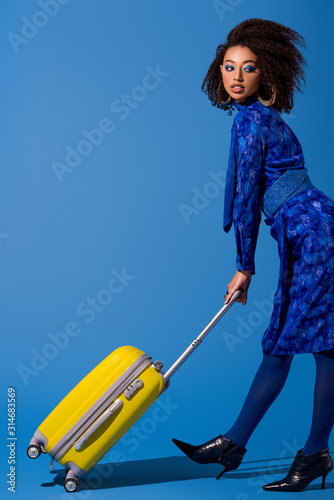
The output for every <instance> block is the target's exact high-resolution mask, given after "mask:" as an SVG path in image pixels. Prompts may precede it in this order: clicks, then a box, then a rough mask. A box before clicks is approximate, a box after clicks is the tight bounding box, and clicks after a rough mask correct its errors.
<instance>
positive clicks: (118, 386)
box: [49, 354, 152, 461]
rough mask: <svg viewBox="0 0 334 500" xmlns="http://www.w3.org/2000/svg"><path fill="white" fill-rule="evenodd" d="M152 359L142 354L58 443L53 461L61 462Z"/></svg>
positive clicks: (50, 453) (51, 455)
mask: <svg viewBox="0 0 334 500" xmlns="http://www.w3.org/2000/svg"><path fill="white" fill-rule="evenodd" d="M151 361H152V358H151V357H150V356H148V355H147V354H142V355H141V356H140V357H139V358H138V359H137V360H136V361H135V362H134V363H132V365H131V366H129V368H128V369H127V370H125V372H124V373H123V374H122V375H121V376H120V377H119V378H118V379H117V380H116V382H114V383H113V384H112V385H111V386H110V387H109V389H108V390H107V391H106V392H105V393H104V394H103V395H102V396H101V397H100V398H99V399H98V400H97V401H96V402H95V403H94V404H93V406H91V407H90V408H89V410H87V412H86V413H85V414H84V415H83V416H82V417H81V418H80V419H79V420H78V422H76V423H75V424H74V425H73V427H71V429H70V430H69V431H67V432H66V434H65V435H64V436H63V437H62V438H61V439H60V440H59V441H58V443H57V444H56V445H55V446H54V447H53V448H52V449H51V451H49V455H50V457H51V458H52V459H53V460H57V461H58V460H59V459H60V458H61V457H62V456H63V455H64V454H65V453H66V452H67V451H68V450H69V448H70V447H71V446H72V445H73V443H74V442H75V441H76V440H77V439H78V437H79V436H80V435H81V434H82V433H83V432H85V431H86V430H87V429H88V427H89V426H90V425H91V424H92V423H93V422H94V420H96V419H97V418H98V417H99V416H100V415H101V414H102V413H103V412H104V411H105V410H106V408H107V407H108V406H109V404H110V403H111V402H112V401H113V400H114V399H115V398H117V397H118V396H119V395H120V394H121V393H122V392H123V391H124V390H125V389H126V388H127V386H128V385H129V383H131V382H132V381H133V380H134V379H135V378H137V377H138V376H139V375H140V373H142V372H143V371H144V370H145V368H147V367H148V366H149V365H150V364H151Z"/></svg>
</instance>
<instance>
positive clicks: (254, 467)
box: [41, 457, 334, 490]
mask: <svg viewBox="0 0 334 500" xmlns="http://www.w3.org/2000/svg"><path fill="white" fill-rule="evenodd" d="M288 458H290V459H291V460H290V462H289V463H287V464H286V465H285V464H284V465H282V460H280V459H277V458H276V459H267V460H253V461H248V462H247V461H244V462H243V463H242V464H241V466H240V468H239V469H237V470H236V471H231V472H227V473H225V474H224V475H223V476H222V477H221V479H220V481H223V480H226V479H234V480H235V479H248V478H256V477H261V476H266V477H268V476H270V475H274V474H275V475H278V474H280V475H281V476H282V477H284V476H285V475H286V474H287V472H288V471H289V469H290V465H291V462H292V459H293V458H294V457H287V459H288ZM287 459H286V458H285V459H284V462H285V461H286V460H287ZM275 461H276V462H277V465H275ZM222 469H223V467H222V466H221V465H219V464H206V465H199V464H196V463H195V462H192V461H191V460H189V458H187V457H167V458H159V459H148V460H137V461H130V462H117V463H105V464H97V465H96V466H95V467H94V468H93V469H92V470H91V471H89V472H88V473H87V474H85V475H84V476H82V477H81V478H80V481H79V489H80V490H97V489H113V488H124V487H127V486H143V485H147V484H156V483H167V482H174V481H186V480H189V479H202V478H212V479H215V478H216V476H217V475H218V474H219V473H220V472H221V471H222ZM53 474H54V475H55V477H54V481H53V482H49V483H43V484H42V485H41V486H42V487H45V488H48V487H53V486H56V485H61V486H63V484H64V480H65V469H59V470H55V471H54V472H53ZM273 480H274V479H273ZM270 481H271V480H270V479H268V482H270ZM319 488H320V486H319V484H316V485H310V486H309V487H308V488H307V489H308V490H316V489H319ZM326 489H334V483H327V484H326Z"/></svg>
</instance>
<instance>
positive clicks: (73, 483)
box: [64, 477, 78, 493]
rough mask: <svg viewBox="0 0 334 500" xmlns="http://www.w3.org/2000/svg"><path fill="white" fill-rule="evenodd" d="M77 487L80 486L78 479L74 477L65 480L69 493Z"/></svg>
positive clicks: (65, 486)
mask: <svg viewBox="0 0 334 500" xmlns="http://www.w3.org/2000/svg"><path fill="white" fill-rule="evenodd" d="M77 487H78V481H77V480H76V479H74V478H73V477H71V478H69V479H66V480H65V483H64V488H65V490H66V491H68V492H69V493H72V492H74V491H76V489H77Z"/></svg>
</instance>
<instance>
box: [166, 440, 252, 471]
mask: <svg viewBox="0 0 334 500" xmlns="http://www.w3.org/2000/svg"><path fill="white" fill-rule="evenodd" d="M172 441H173V443H174V444H176V446H177V447H178V448H180V450H181V451H183V453H185V454H186V455H187V457H189V458H191V460H193V461H194V462H196V463H198V464H213V463H218V464H221V465H223V466H224V470H223V472H221V473H220V474H219V475H218V476H217V479H219V478H220V477H221V476H222V475H223V474H224V473H225V472H227V471H230V470H234V469H237V468H238V467H239V465H240V464H241V461H242V459H243V456H244V454H245V453H246V451H247V450H246V448H243V447H242V446H239V445H237V444H234V443H233V441H232V440H231V439H227V438H225V437H224V436H221V435H220V436H217V437H216V438H214V439H211V440H210V441H207V442H206V443H204V444H201V445H199V446H193V445H192V444H189V443H184V442H183V441H179V440H178V439H172Z"/></svg>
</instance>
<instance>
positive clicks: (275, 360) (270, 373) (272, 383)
mask: <svg viewBox="0 0 334 500" xmlns="http://www.w3.org/2000/svg"><path fill="white" fill-rule="evenodd" d="M292 359H293V355H285V356H271V355H266V354H265V355H264V356H263V360H262V363H261V365H260V367H259V369H258V371H257V373H256V375H255V377H254V380H253V382H252V385H251V387H250V389H249V392H248V395H247V397H246V400H245V402H244V405H243V407H242V409H241V412H240V414H239V416H238V418H237V419H236V421H235V423H234V424H233V426H232V427H231V428H230V429H229V431H227V432H226V433H224V437H226V438H227V439H231V440H232V441H233V442H234V443H237V444H238V445H239V446H242V447H246V444H247V442H248V440H249V438H250V437H251V435H252V433H253V431H254V430H255V428H256V426H257V425H258V424H259V422H260V421H261V419H262V418H263V416H264V415H265V413H266V412H267V410H268V408H269V407H270V405H271V404H272V403H273V402H274V401H275V399H276V398H277V396H278V395H279V393H280V392H281V390H282V388H283V386H284V384H285V381H286V379H287V376H288V373H289V370H290V366H291V362H292Z"/></svg>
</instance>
